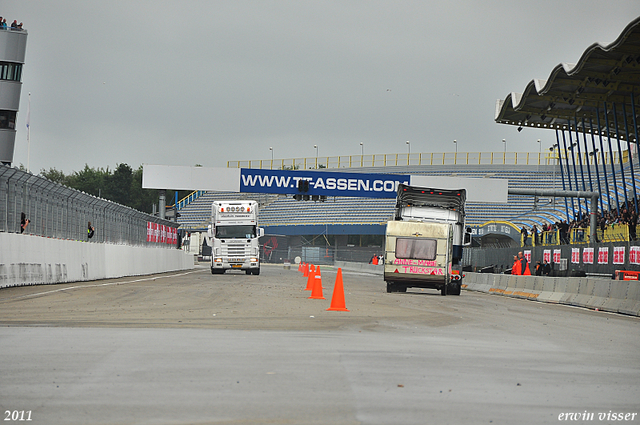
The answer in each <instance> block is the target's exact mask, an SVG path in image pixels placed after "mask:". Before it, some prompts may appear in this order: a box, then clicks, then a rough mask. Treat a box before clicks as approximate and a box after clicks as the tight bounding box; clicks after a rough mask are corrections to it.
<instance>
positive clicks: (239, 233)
mask: <svg viewBox="0 0 640 425" xmlns="http://www.w3.org/2000/svg"><path fill="white" fill-rule="evenodd" d="M255 237H256V226H217V227H216V238H218V239H221V238H229V239H233V238H238V239H251V238H255Z"/></svg>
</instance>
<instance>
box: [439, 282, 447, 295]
mask: <svg viewBox="0 0 640 425" xmlns="http://www.w3.org/2000/svg"><path fill="white" fill-rule="evenodd" d="M440 295H442V296H445V295H447V284H444V285H442V287H441V288H440Z"/></svg>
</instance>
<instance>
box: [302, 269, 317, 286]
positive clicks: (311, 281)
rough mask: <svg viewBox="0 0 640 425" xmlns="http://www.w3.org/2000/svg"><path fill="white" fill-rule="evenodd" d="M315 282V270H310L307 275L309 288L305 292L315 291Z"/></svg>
mask: <svg viewBox="0 0 640 425" xmlns="http://www.w3.org/2000/svg"><path fill="white" fill-rule="evenodd" d="M314 282H315V273H314V272H313V269H311V270H309V272H308V273H307V287H306V288H304V290H305V291H311V290H313V284H314Z"/></svg>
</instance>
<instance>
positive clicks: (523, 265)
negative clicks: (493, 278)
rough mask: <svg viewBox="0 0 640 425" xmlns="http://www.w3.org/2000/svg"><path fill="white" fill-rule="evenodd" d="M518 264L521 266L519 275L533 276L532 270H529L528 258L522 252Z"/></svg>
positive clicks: (519, 253)
mask: <svg viewBox="0 0 640 425" xmlns="http://www.w3.org/2000/svg"><path fill="white" fill-rule="evenodd" d="M518 262H519V266H520V269H519V270H518V272H519V273H518V274H521V275H524V276H531V270H529V262H528V261H527V258H526V257H525V256H524V255H523V254H522V251H520V252H518Z"/></svg>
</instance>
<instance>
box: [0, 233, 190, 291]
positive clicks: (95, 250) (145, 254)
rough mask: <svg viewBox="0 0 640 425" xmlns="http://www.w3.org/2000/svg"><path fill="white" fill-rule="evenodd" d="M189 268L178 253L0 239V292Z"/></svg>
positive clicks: (9, 236) (186, 259)
mask: <svg viewBox="0 0 640 425" xmlns="http://www.w3.org/2000/svg"><path fill="white" fill-rule="evenodd" d="M191 268H194V258H193V255H191V254H188V253H186V252H184V251H181V250H177V249H169V248H159V247H145V246H129V245H116V244H101V243H89V242H82V241H73V240H65V239H53V238H45V237H41V236H33V235H21V234H17V233H0V288H1V287H7V286H17V285H29V284H49V283H63V282H77V281H86V280H98V279H108V278H117V277H123V276H137V275H145V274H153V273H162V272H168V271H175V270H186V269H191Z"/></svg>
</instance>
